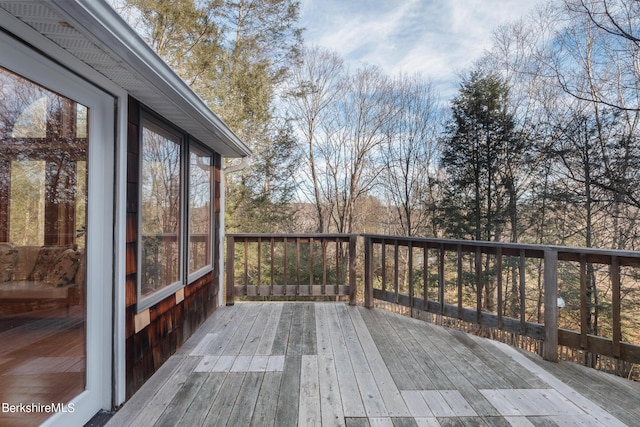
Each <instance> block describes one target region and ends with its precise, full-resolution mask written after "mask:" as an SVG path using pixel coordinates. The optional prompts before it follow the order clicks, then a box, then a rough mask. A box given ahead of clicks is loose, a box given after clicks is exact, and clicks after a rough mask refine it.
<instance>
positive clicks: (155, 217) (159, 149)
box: [141, 120, 182, 296]
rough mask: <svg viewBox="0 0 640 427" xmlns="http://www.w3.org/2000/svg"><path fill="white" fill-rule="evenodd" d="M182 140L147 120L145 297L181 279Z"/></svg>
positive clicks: (143, 197)
mask: <svg viewBox="0 0 640 427" xmlns="http://www.w3.org/2000/svg"><path fill="white" fill-rule="evenodd" d="M180 159H181V151H180V138H179V137H177V136H175V135H173V134H171V133H170V132H168V131H167V130H165V129H164V128H162V127H160V126H158V125H156V124H155V123H152V122H150V121H147V120H145V121H144V124H143V131H142V165H141V181H142V191H141V200H142V205H141V227H142V288H141V294H142V296H147V295H150V294H152V293H153V292H155V291H157V290H160V289H162V288H165V287H167V286H169V285H171V284H173V283H176V282H178V281H179V280H180V244H179V239H180V189H181V185H182V183H181V170H180Z"/></svg>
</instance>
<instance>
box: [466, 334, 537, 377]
mask: <svg viewBox="0 0 640 427" xmlns="http://www.w3.org/2000/svg"><path fill="white" fill-rule="evenodd" d="M454 337H455V338H456V339H457V340H458V341H460V342H462V343H463V344H464V345H465V346H466V347H467V349H468V351H470V352H472V353H473V355H474V356H475V357H477V358H479V359H481V360H482V361H483V362H484V363H485V364H486V365H487V366H488V367H489V368H490V369H491V370H492V371H493V372H494V373H495V374H496V375H500V376H502V378H503V379H504V380H505V381H507V382H508V383H509V384H510V387H508V388H545V387H547V384H546V383H545V382H543V381H541V380H540V379H539V378H538V377H536V376H535V375H533V374H532V373H531V372H529V371H528V370H527V369H525V368H524V367H523V366H522V365H520V364H518V363H511V360H509V358H508V357H505V355H503V354H501V353H498V352H496V351H495V349H494V348H493V346H492V345H491V344H490V343H489V342H488V341H489V340H487V339H486V338H481V337H476V336H473V335H469V334H464V333H460V334H455V335H454Z"/></svg>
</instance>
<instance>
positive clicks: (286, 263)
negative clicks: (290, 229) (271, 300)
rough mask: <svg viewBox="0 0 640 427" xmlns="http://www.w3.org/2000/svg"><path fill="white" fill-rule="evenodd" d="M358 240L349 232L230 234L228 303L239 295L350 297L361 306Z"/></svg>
mask: <svg viewBox="0 0 640 427" xmlns="http://www.w3.org/2000/svg"><path fill="white" fill-rule="evenodd" d="M356 241H357V236H356V235H346V234H298V235H282V234H227V258H226V296H227V305H232V304H233V303H234V301H235V297H236V296H248V297H287V298H291V297H301V296H304V297H314V296H315V297H340V296H348V297H349V302H350V303H351V304H355V303H356V291H357V286H356ZM238 264H239V265H241V269H240V270H239V271H238V270H236V265H238ZM238 272H239V273H240V274H237V273H238ZM238 276H239V277H238ZM238 279H239V280H238ZM238 282H239V283H238Z"/></svg>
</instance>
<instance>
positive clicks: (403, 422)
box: [391, 417, 418, 427]
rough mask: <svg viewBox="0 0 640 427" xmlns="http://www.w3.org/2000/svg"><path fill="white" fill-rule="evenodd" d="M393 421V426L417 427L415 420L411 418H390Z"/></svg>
mask: <svg viewBox="0 0 640 427" xmlns="http://www.w3.org/2000/svg"><path fill="white" fill-rule="evenodd" d="M391 421H392V422H393V427H418V424H417V423H416V420H414V419H413V418H405V417H402V418H397V417H396V418H391Z"/></svg>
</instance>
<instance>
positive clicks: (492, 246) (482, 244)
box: [227, 233, 640, 266]
mask: <svg viewBox="0 0 640 427" xmlns="http://www.w3.org/2000/svg"><path fill="white" fill-rule="evenodd" d="M227 236H228V237H231V238H233V239H235V240H240V239H252V240H253V239H261V240H268V239H275V240H284V239H287V240H288V239H317V240H341V241H348V240H349V238H352V237H354V236H359V237H366V238H369V239H371V240H372V242H374V243H382V242H394V243H395V242H397V243H400V244H408V243H409V242H411V243H412V244H417V245H416V246H422V245H421V244H425V245H427V247H430V248H439V247H444V248H445V249H446V250H458V248H460V249H461V250H462V251H464V252H471V251H476V250H477V249H478V248H479V249H480V250H481V251H482V252H483V253H495V252H496V250H497V249H498V248H500V249H501V252H502V254H503V255H504V256H520V254H522V253H523V252H524V256H526V257H528V258H544V253H545V251H549V250H551V251H554V252H556V253H557V254H558V259H559V260H562V261H576V262H578V261H580V260H581V258H582V257H584V258H585V260H586V261H587V262H594V263H600V264H610V263H611V258H612V257H617V258H618V261H619V263H620V265H633V266H640V251H628V250H619V249H598V248H583V247H577V246H575V247H574V246H557V245H538V244H529V243H507V242H489V241H483V240H463V239H437V238H431V237H408V236H391V235H384V234H344V233H325V234H323V233H299V234H298V233H227Z"/></svg>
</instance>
